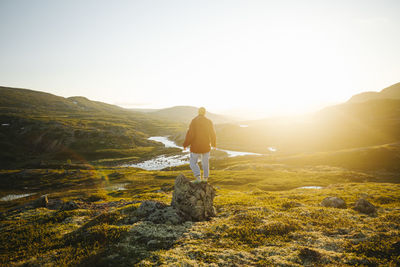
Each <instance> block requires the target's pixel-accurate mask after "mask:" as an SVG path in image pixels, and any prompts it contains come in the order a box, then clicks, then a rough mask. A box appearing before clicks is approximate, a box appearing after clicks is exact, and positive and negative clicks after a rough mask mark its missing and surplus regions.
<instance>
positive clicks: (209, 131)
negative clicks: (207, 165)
mask: <svg viewBox="0 0 400 267" xmlns="http://www.w3.org/2000/svg"><path fill="white" fill-rule="evenodd" d="M189 145H190V151H191V152H193V153H207V152H210V150H211V146H213V147H216V146H217V141H216V135H215V130H214V126H213V123H212V122H211V120H209V119H207V118H206V117H205V116H203V115H198V116H197V117H196V118H194V119H193V120H192V122H191V123H190V126H189V130H188V131H187V133H186V138H185V142H184V143H183V147H188V146H189ZM210 145H211V146H210Z"/></svg>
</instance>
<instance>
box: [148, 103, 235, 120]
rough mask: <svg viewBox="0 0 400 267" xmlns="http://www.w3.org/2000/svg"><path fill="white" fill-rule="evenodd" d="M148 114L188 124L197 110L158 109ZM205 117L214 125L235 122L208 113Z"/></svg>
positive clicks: (185, 107) (189, 108) (180, 108)
mask: <svg viewBox="0 0 400 267" xmlns="http://www.w3.org/2000/svg"><path fill="white" fill-rule="evenodd" d="M148 114H150V115H153V116H155V117H158V118H162V119H166V120H170V121H176V122H183V123H189V122H190V121H191V120H192V119H193V118H194V117H195V116H197V114H198V108H197V107H192V106H175V107H170V108H165V109H159V110H156V111H150V112H148ZM206 116H207V117H208V118H209V119H211V120H212V121H213V123H214V124H219V123H228V122H232V121H234V120H235V119H233V118H229V117H227V116H223V115H218V114H215V113H211V112H208V111H207V114H206Z"/></svg>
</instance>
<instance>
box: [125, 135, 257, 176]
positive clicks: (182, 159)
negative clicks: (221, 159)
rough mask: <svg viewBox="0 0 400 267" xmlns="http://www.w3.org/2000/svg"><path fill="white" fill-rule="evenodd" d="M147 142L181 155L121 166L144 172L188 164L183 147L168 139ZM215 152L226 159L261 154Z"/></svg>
mask: <svg viewBox="0 0 400 267" xmlns="http://www.w3.org/2000/svg"><path fill="white" fill-rule="evenodd" d="M148 140H152V141H156V142H160V143H163V144H164V146H165V147H176V148H179V149H181V150H182V154H181V155H173V156H165V155H161V156H158V157H155V158H153V159H150V160H146V161H143V162H140V163H134V164H126V165H123V166H124V167H135V168H141V169H145V170H161V169H164V168H168V167H173V166H180V165H184V164H188V163H189V155H190V153H189V151H188V150H184V149H183V147H181V146H178V145H177V144H176V143H175V142H173V141H171V140H169V139H168V137H165V136H153V137H150V138H148ZM217 150H219V151H223V152H226V153H227V154H228V157H237V156H246V155H258V156H260V155H261V154H258V153H252V152H242V151H232V150H225V149H219V148H217Z"/></svg>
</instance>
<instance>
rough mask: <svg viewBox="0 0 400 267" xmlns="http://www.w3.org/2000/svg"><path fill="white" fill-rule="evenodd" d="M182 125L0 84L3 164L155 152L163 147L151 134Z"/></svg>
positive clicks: (88, 101)
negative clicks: (151, 139)
mask: <svg viewBox="0 0 400 267" xmlns="http://www.w3.org/2000/svg"><path fill="white" fill-rule="evenodd" d="M181 127H182V126H181V125H180V124H177V123H176V124H174V123H168V122H165V121H162V120H159V119H156V118H153V117H150V116H148V115H146V114H143V113H140V112H132V111H130V110H126V109H123V108H120V107H118V106H114V105H109V104H106V103H102V102H96V101H91V100H89V99H87V98H85V97H70V98H64V97H59V96H55V95H52V94H48V93H43V92H38V91H33V90H27V89H19V88H8V87H0V137H1V139H0V140H1V141H0V151H1V153H0V162H1V163H0V168H10V167H12V166H20V165H22V166H23V165H25V164H28V165H29V164H33V165H35V166H36V165H37V164H39V163H40V162H42V163H43V162H46V161H52V160H63V161H65V160H67V159H71V160H73V161H75V160H76V161H87V160H99V159H106V158H126V157H131V158H132V159H134V158H135V157H146V156H152V155H154V154H155V153H159V152H160V151H161V150H162V149H163V147H162V145H160V144H158V143H156V142H153V141H149V140H147V138H148V137H149V136H150V135H159V134H170V133H174V132H176V131H178V130H179V131H181V130H182V129H181Z"/></svg>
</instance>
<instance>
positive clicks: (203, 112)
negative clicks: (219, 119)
mask: <svg viewBox="0 0 400 267" xmlns="http://www.w3.org/2000/svg"><path fill="white" fill-rule="evenodd" d="M199 115H206V109H205V108H204V107H201V108H199Z"/></svg>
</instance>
